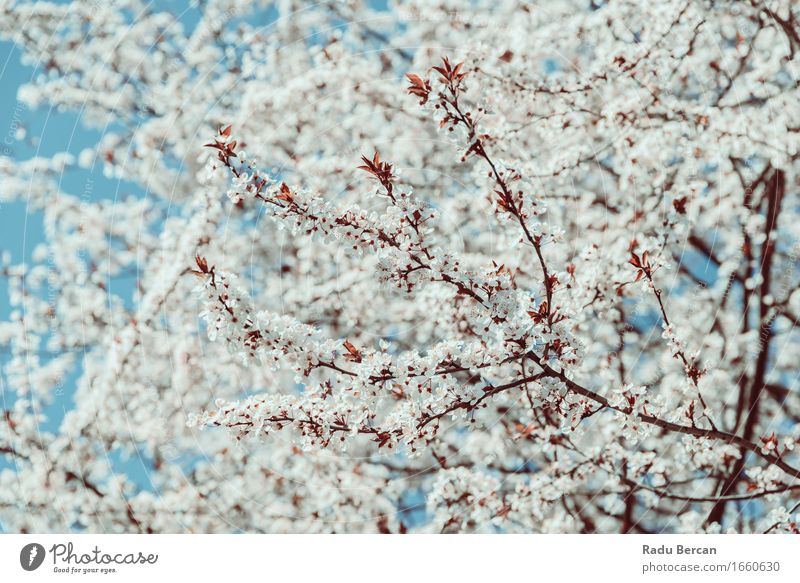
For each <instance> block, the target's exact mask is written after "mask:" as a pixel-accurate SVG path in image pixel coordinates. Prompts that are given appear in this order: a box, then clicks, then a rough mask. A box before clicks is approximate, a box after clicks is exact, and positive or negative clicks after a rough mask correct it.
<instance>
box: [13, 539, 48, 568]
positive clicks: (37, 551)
mask: <svg viewBox="0 0 800 583" xmlns="http://www.w3.org/2000/svg"><path fill="white" fill-rule="evenodd" d="M44 555H45V552H44V547H43V546H42V545H40V544H39V543H30V544H27V545H25V546H24V547H22V550H21V551H20V552H19V564H20V565H22V568H23V569H25V570H26V571H35V570H36V569H38V568H39V567H41V565H42V563H43V562H44Z"/></svg>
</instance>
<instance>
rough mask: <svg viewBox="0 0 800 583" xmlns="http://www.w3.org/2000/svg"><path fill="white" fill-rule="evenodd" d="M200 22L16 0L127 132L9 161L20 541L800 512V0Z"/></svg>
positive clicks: (305, 9)
mask: <svg viewBox="0 0 800 583" xmlns="http://www.w3.org/2000/svg"><path fill="white" fill-rule="evenodd" d="M187 10H188V9H187ZM189 15H190V17H187V16H186V13H184V14H182V15H179V16H180V18H177V17H176V16H175V15H174V14H171V13H170V12H167V11H159V10H158V9H155V8H153V7H152V6H150V5H149V3H147V2H139V1H138V0H124V1H121V2H115V3H113V4H107V3H94V2H73V3H71V4H69V5H61V4H51V3H45V2H34V3H14V2H2V3H0V30H2V34H3V35H4V36H5V38H7V39H9V40H12V41H13V42H15V43H16V44H17V45H18V46H19V47H21V48H22V49H23V50H24V54H25V58H26V60H27V62H28V63H29V64H31V65H33V66H36V67H37V68H38V70H39V71H40V73H41V74H39V75H37V76H35V77H34V79H33V80H32V82H31V83H29V84H27V85H25V86H24V87H23V88H22V89H21V91H20V95H19V97H20V99H22V100H24V101H25V102H26V103H28V104H30V105H32V106H38V105H43V104H48V105H52V106H56V107H58V108H65V109H76V110H80V111H81V112H82V116H83V119H84V121H85V122H86V123H87V124H92V125H95V126H98V127H101V128H103V138H102V139H101V140H100V141H99V143H98V144H97V145H96V147H95V148H92V149H90V150H87V151H84V152H82V153H81V154H80V155H79V156H76V157H73V156H72V155H70V154H66V153H65V154H61V155H57V156H53V157H50V158H34V159H29V160H18V159H14V158H11V157H5V158H2V159H0V174H1V175H2V185H1V186H0V191H1V192H0V196H2V199H3V200H5V201H12V200H20V199H21V200H25V201H27V204H28V205H29V209H30V212H31V213H39V214H40V215H41V216H42V217H43V224H44V229H45V235H46V241H45V243H43V244H41V245H39V246H38V248H37V249H36V250H35V252H34V255H33V259H32V261H30V262H28V263H26V264H21V265H15V264H11V263H10V262H8V261H6V262H5V265H4V267H3V270H4V271H3V274H4V276H5V278H6V279H7V281H8V287H9V293H10V301H11V305H12V312H11V314H10V315H9V317H8V318H7V321H6V322H4V323H2V325H1V326H0V343H2V345H3V346H4V347H5V348H6V350H7V351H8V352H9V355H10V356H9V358H8V360H7V362H6V365H5V368H4V373H3V374H4V394H5V395H7V396H6V397H5V399H4V401H5V406H4V421H3V423H2V429H0V452H2V454H3V455H4V457H5V458H6V459H7V460H8V462H9V463H8V464H7V466H6V469H5V470H3V471H2V473H1V474H0V520H2V525H3V528H4V529H5V530H7V531H15V532H20V531H21V532H31V531H34V532H36V531H52V530H56V531H58V530H67V529H76V530H88V531H108V532H123V531H125V532H128V531H130V532H174V531H191V532H226V531H246V532H264V531H270V532H288V531H297V532H353V531H356V532H406V531H412V532H413V531H431V532H474V531H480V532H585V533H591V532H676V531H678V532H718V531H720V530H722V531H736V532H764V531H769V532H792V531H794V532H797V531H798V526H797V522H796V520H797V517H796V512H797V509H798V506H797V505H796V502H797V501H798V500H800V498H798V491H800V456H798V455H797V454H796V453H795V449H794V448H795V445H796V444H797V442H798V439H800V425H798V418H799V417H800V393H798V391H800V388H798V387H799V385H800V382H799V380H798V358H799V357H800V346H799V345H798V342H799V341H800V338H799V337H798V335H797V334H796V332H795V324H796V323H797V322H798V318H800V288H798V285H800V271H798V269H797V263H798V253H800V251H799V250H800V247H799V245H800V240H798V237H800V230H799V229H800V227H799V226H798V225H800V221H799V220H798V219H799V218H800V210H799V209H800V206H799V205H798V203H800V200H798V198H797V193H798V184H800V181H799V180H798V176H799V175H798V171H800V163H799V162H798V149H799V148H800V105H798V97H799V96H800V95H799V94H798V90H797V84H796V79H797V75H798V68H799V67H800V56H798V51H799V50H800V6H798V4H797V3H792V2H790V1H788V0H779V1H774V2H766V3H764V2H758V1H755V0H752V1H750V2H712V1H708V0H665V1H664V2H654V3H650V2H637V1H633V0H628V1H625V0H609V1H608V2H595V1H591V2H590V1H588V0H564V1H561V0H558V1H555V2H547V3H542V4H535V3H528V2H520V1H516V0H502V1H499V2H498V1H496V0H491V1H490V0H479V1H477V2H457V1H453V0H411V1H408V2H402V3H397V5H392V6H390V9H389V10H384V9H378V8H375V6H374V4H373V3H370V2H363V3H362V2H359V1H357V0H349V1H347V2H333V1H331V2H322V3H320V4H315V5H314V6H313V7H310V6H309V5H307V4H306V3H303V2H299V1H295V0H282V1H281V2H276V3H275V4H274V5H273V4H272V3H268V2H258V3H251V2H245V1H240V0H208V1H207V2H202V3H200V5H198V6H192V7H191V12H190V13H189ZM95 166H97V167H102V169H103V171H104V172H105V173H106V174H107V175H108V176H111V177H114V178H118V179H124V180H127V181H131V182H135V183H138V184H140V185H141V186H142V187H143V188H144V189H145V190H146V192H147V195H146V196H136V197H130V198H127V199H124V200H114V201H109V200H95V199H92V198H91V197H85V196H84V197H82V196H80V195H79V194H78V195H76V194H75V193H67V192H62V190H61V189H60V188H59V179H60V176H61V175H62V173H64V172H69V171H70V170H71V169H72V168H74V167H77V168H92V167H95ZM131 277H133V279H134V280H135V285H134V286H131V287H132V288H133V289H129V290H128V289H127V288H126V287H125V286H122V287H120V286H119V285H116V282H119V281H121V280H124V279H125V278H128V280H130V278H131ZM126 290H127V291H126ZM54 403H55V405H56V409H59V408H61V409H63V410H64V415H63V418H62V419H59V420H58V423H57V424H56V425H57V429H55V430H45V429H43V427H44V424H45V421H46V419H45V417H46V414H47V412H51V413H50V415H51V416H52V410H53V409H54V407H53V404H54ZM117 453H124V454H127V455H130V454H134V455H138V456H140V457H141V458H142V459H144V460H145V461H146V463H147V464H148V466H149V467H150V472H149V483H150V486H151V487H149V488H145V487H141V486H136V485H135V481H134V480H133V479H132V477H131V476H130V475H128V474H126V472H124V471H119V470H118V469H115V465H114V464H113V463H112V462H111V460H112V459H113V457H114V456H115V455H117Z"/></svg>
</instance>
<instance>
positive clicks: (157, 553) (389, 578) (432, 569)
mask: <svg viewBox="0 0 800 583" xmlns="http://www.w3.org/2000/svg"><path fill="white" fill-rule="evenodd" d="M798 543H800V540H798V539H797V538H794V537H792V536H789V535H784V536H780V535H778V536H757V535H753V536H748V535H717V536H712V535H695V536H691V535H687V536H682V535H662V536H646V535H624V536H623V535H528V536H523V535H470V536H435V535H412V536H400V535H394V536H380V535H364V536H359V535H349V536H347V535H339V536H314V535H286V536H279V535H152V536H137V535H0V581H15V582H16V581H51V580H57V581H64V580H68V579H69V580H81V579H85V578H87V577H88V578H92V579H102V580H107V581H115V582H123V581H142V580H143V579H147V578H152V577H156V578H157V580H159V581H165V580H172V578H177V577H181V578H184V577H187V576H188V577H194V578H196V579H197V580H198V581H209V580H212V579H215V578H221V579H225V580H228V581H231V580H240V579H238V578H240V577H251V578H252V577H257V578H258V580H259V581H286V580H289V581H303V582H306V581H308V582H314V581H319V582H322V583H338V582H340V581H341V582H347V583H352V582H354V581H370V580H374V581H379V582H380V583H391V582H395V581H397V582H400V581H402V582H404V583H408V582H409V581H423V582H427V581H435V580H437V579H444V580H446V581H457V582H459V583H460V582H462V581H463V582H471V581H481V582H484V583H485V582H487V581H497V580H498V579H500V580H506V579H507V580H509V581H513V582H515V583H516V582H518V581H540V580H542V578H546V579H545V580H549V579H550V578H559V579H562V580H566V581H580V580H581V579H582V578H584V577H585V578H587V580H592V581H594V580H596V579H597V578H598V577H601V578H603V580H606V579H605V578H606V577H608V578H609V579H607V580H613V581H647V580H651V579H652V580H660V581H666V580H669V581H673V580H686V581H720V582H723V581H724V582H727V581H799V580H800V557H799V556H798V555H800V546H798ZM37 565H38V566H37ZM612 578H613V579H612Z"/></svg>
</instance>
